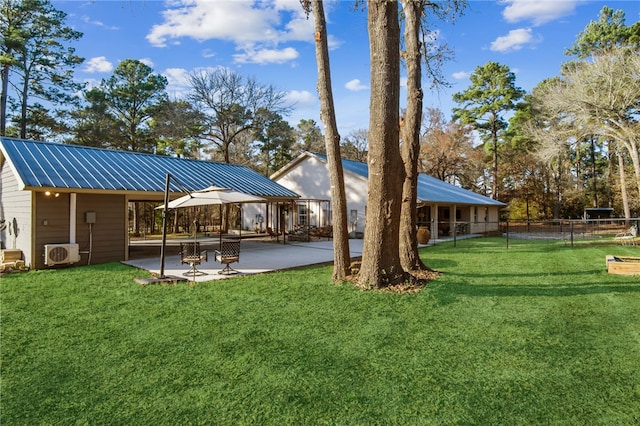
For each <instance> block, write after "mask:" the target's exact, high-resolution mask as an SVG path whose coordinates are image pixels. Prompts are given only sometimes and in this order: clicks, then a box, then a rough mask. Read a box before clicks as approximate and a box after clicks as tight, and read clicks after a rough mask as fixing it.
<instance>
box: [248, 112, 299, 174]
mask: <svg viewBox="0 0 640 426" xmlns="http://www.w3.org/2000/svg"><path fill="white" fill-rule="evenodd" d="M258 115H259V116H261V118H260V120H259V121H260V123H261V124H260V125H259V127H258V128H257V129H256V130H255V131H254V138H255V139H256V141H255V143H254V145H256V146H257V148H258V150H259V151H260V155H259V157H260V158H261V159H260V160H259V161H258V164H256V165H254V167H256V166H258V170H259V171H260V172H261V173H263V174H264V175H265V176H269V175H270V174H271V173H273V172H275V171H276V170H278V169H280V168H281V167H282V166H284V165H285V164H287V163H288V162H289V161H291V159H292V156H291V147H292V146H293V143H294V140H295V138H294V130H293V127H291V126H290V125H289V123H288V122H287V121H285V120H284V119H283V118H282V116H281V115H280V114H277V113H273V112H270V111H267V110H264V111H261V112H259V113H258ZM259 166H262V167H259Z"/></svg>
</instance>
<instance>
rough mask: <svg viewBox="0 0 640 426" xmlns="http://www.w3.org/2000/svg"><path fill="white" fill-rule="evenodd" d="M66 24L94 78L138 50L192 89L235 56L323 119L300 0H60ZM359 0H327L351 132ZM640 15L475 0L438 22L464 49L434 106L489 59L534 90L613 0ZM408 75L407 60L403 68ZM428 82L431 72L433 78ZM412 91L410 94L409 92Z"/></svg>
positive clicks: (359, 61)
mask: <svg viewBox="0 0 640 426" xmlns="http://www.w3.org/2000/svg"><path fill="white" fill-rule="evenodd" d="M53 4H54V6H55V7H56V8H58V9H60V10H63V11H64V12H66V13H67V14H68V17H67V25H69V26H71V27H73V28H74V29H76V30H78V31H81V32H82V33H84V36H83V38H82V39H81V40H80V41H79V42H77V43H74V45H73V46H74V47H75V48H76V53H77V54H79V55H80V56H83V57H84V58H86V61H85V63H84V64H83V65H82V66H81V67H79V68H78V69H77V71H76V78H77V79H78V80H81V81H86V82H89V83H90V84H96V83H97V82H99V81H100V80H101V79H102V78H107V77H109V76H110V75H111V74H112V72H113V69H114V68H115V67H116V66H117V64H118V63H119V62H120V61H122V60H124V59H138V60H141V61H143V62H145V63H147V64H148V65H150V66H152V67H153V69H154V71H155V72H158V73H161V74H163V75H165V76H166V77H167V78H168V80H169V87H168V92H169V95H170V96H171V97H172V98H181V97H184V95H185V93H186V91H187V90H188V86H187V83H186V82H187V75H188V74H189V73H190V72H192V71H194V70H198V69H203V68H216V67H228V68H230V69H232V70H234V71H237V72H238V73H240V74H242V75H246V76H254V77H256V79H257V80H258V81H259V82H261V83H263V84H272V85H274V86H275V87H277V88H278V89H279V90H281V91H283V92H286V93H287V97H288V99H289V100H290V101H291V102H295V108H294V111H293V113H292V114H291V115H290V116H289V117H287V119H288V120H289V121H290V122H291V124H292V125H294V126H295V124H297V123H298V122H299V120H300V119H303V118H304V119H307V118H312V119H314V120H316V122H318V123H319V124H320V119H319V102H318V96H317V92H316V78H317V74H316V64H315V50H314V49H315V47H314V41H313V34H314V30H313V21H312V19H307V18H306V16H305V15H304V14H303V12H302V10H301V7H300V5H299V1H298V0H273V1H249V0H167V1H150V0H142V1H133V0H112V1H104V0H94V1H80V0H76V1H56V0H53ZM353 5H354V2H353V1H351V0H350V1H334V0H328V1H325V12H326V13H327V24H328V25H327V29H328V33H329V41H330V47H331V52H330V55H331V57H330V60H331V69H332V83H333V90H334V100H335V104H336V114H337V121H338V127H339V128H340V133H341V134H342V136H343V137H344V136H347V135H348V134H349V133H350V132H351V131H355V130H358V129H366V128H368V121H369V113H368V109H369V90H368V89H369V50H368V37H367V22H366V13H365V12H363V11H355V10H354V9H353ZM605 5H606V6H609V7H611V8H613V9H614V10H618V9H621V10H623V11H624V12H625V13H626V23H627V25H631V24H632V23H634V22H636V21H637V20H638V19H640V2H639V1H636V0H628V1H626V0H623V1H620V0H618V1H610V2H601V1H584V0H535V1H530V0H498V1H474V0H470V1H469V7H468V8H467V9H466V11H465V13H464V15H463V16H462V17H459V18H458V19H457V20H456V22H455V24H451V23H436V24H437V27H436V28H434V30H435V31H436V32H435V36H436V37H437V40H438V42H440V43H446V44H447V45H448V46H449V47H450V48H451V49H452V50H453V51H454V52H455V57H454V59H453V60H451V61H449V62H448V63H446V64H445V65H444V68H443V74H444V76H445V77H446V78H447V80H448V81H449V83H450V84H451V87H450V88H446V89H441V90H440V91H438V92H434V91H429V90H425V107H436V108H440V109H441V110H442V111H443V112H444V113H445V116H447V117H448V116H449V115H450V112H451V108H452V107H454V106H455V104H454V103H453V102H452V101H451V96H452V94H453V93H455V92H459V91H462V90H464V89H465V88H466V87H467V86H468V84H469V79H468V76H469V74H470V73H472V72H473V71H474V69H475V68H476V67H477V66H480V65H483V64H485V63H486V62H488V61H495V62H498V63H500V64H505V65H507V66H509V68H510V69H511V70H512V71H513V72H514V73H515V75H516V85H517V86H519V87H521V88H523V89H525V90H527V91H530V90H531V89H532V88H533V87H535V86H536V85H537V84H538V83H539V82H540V81H542V80H543V79H545V78H548V77H552V76H555V75H558V73H559V70H560V66H561V64H562V63H563V62H565V61H567V60H569V58H568V57H567V56H565V55H564V51H565V49H567V48H568V47H570V46H571V45H572V44H573V43H574V41H575V39H576V36H577V35H578V34H579V33H580V32H581V31H582V30H583V29H584V28H585V26H586V25H587V24H588V23H589V21H591V20H597V18H598V13H599V11H600V10H601V9H602V7H603V6H605ZM403 75H404V71H403ZM427 85H428V82H425V87H426V86H427ZM403 96H404V93H403Z"/></svg>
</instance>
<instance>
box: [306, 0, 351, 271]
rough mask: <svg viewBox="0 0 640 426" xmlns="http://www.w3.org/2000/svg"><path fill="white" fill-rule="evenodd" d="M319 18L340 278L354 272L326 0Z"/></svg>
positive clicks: (317, 7)
mask: <svg viewBox="0 0 640 426" xmlns="http://www.w3.org/2000/svg"><path fill="white" fill-rule="evenodd" d="M311 3H312V6H311V7H312V10H313V17H314V21H315V31H316V35H315V39H316V63H317V66H318V95H319V96H320V118H321V119H322V123H323V124H324V128H325V136H324V142H325V147H326V150H327V165H328V167H329V180H330V182H331V210H332V213H333V215H332V222H333V223H332V225H333V253H334V254H333V280H334V281H340V280H343V279H345V278H346V276H347V275H349V274H350V273H351V268H350V263H351V256H350V254H349V230H348V221H347V196H346V193H345V189H344V176H343V173H342V158H341V155H340V135H339V134H338V126H337V124H336V114H335V108H334V105H333V92H332V89H331V67H330V64H329V47H328V44H327V26H326V23H325V18H324V6H323V4H322V0H312V2H311Z"/></svg>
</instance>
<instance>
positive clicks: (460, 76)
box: [452, 71, 469, 80]
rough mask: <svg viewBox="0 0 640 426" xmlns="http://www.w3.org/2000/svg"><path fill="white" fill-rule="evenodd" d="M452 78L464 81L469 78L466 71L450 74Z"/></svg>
mask: <svg viewBox="0 0 640 426" xmlns="http://www.w3.org/2000/svg"><path fill="white" fill-rule="evenodd" d="M452 77H453V78H455V79H456V80H464V79H465V78H469V73H468V72H466V71H458V72H454V73H453V74H452Z"/></svg>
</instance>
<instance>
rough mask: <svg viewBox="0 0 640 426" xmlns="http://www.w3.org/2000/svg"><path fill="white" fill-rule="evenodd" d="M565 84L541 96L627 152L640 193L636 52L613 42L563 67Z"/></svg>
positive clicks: (639, 72) (639, 96) (639, 70)
mask: <svg viewBox="0 0 640 426" xmlns="http://www.w3.org/2000/svg"><path fill="white" fill-rule="evenodd" d="M563 77H564V80H565V84H562V85H557V86H556V90H555V91H553V92H551V93H550V94H549V97H548V98H546V99H545V100H544V102H546V103H553V104H555V105H557V108H559V109H562V110H565V111H568V112H570V113H572V114H573V115H574V117H575V120H576V124H577V125H579V126H581V127H583V128H587V129H590V130H591V131H592V132H593V133H594V134H599V135H602V136H605V137H607V138H610V139H612V140H614V141H615V142H616V143H617V144H619V145H620V146H621V147H623V148H624V149H625V150H626V151H627V152H628V154H629V157H630V159H631V162H632V164H633V170H634V172H635V186H636V188H637V190H638V193H640V150H639V146H638V145H639V143H640V140H638V134H639V133H640V122H639V121H638V116H640V102H638V100H639V99H640V55H638V49H637V47H636V48H633V47H625V46H614V47H612V48H610V49H607V50H606V51H602V52H598V53H594V54H593V60H592V61H584V62H580V63H573V64H569V65H568V66H566V67H565V68H564V70H563Z"/></svg>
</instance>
